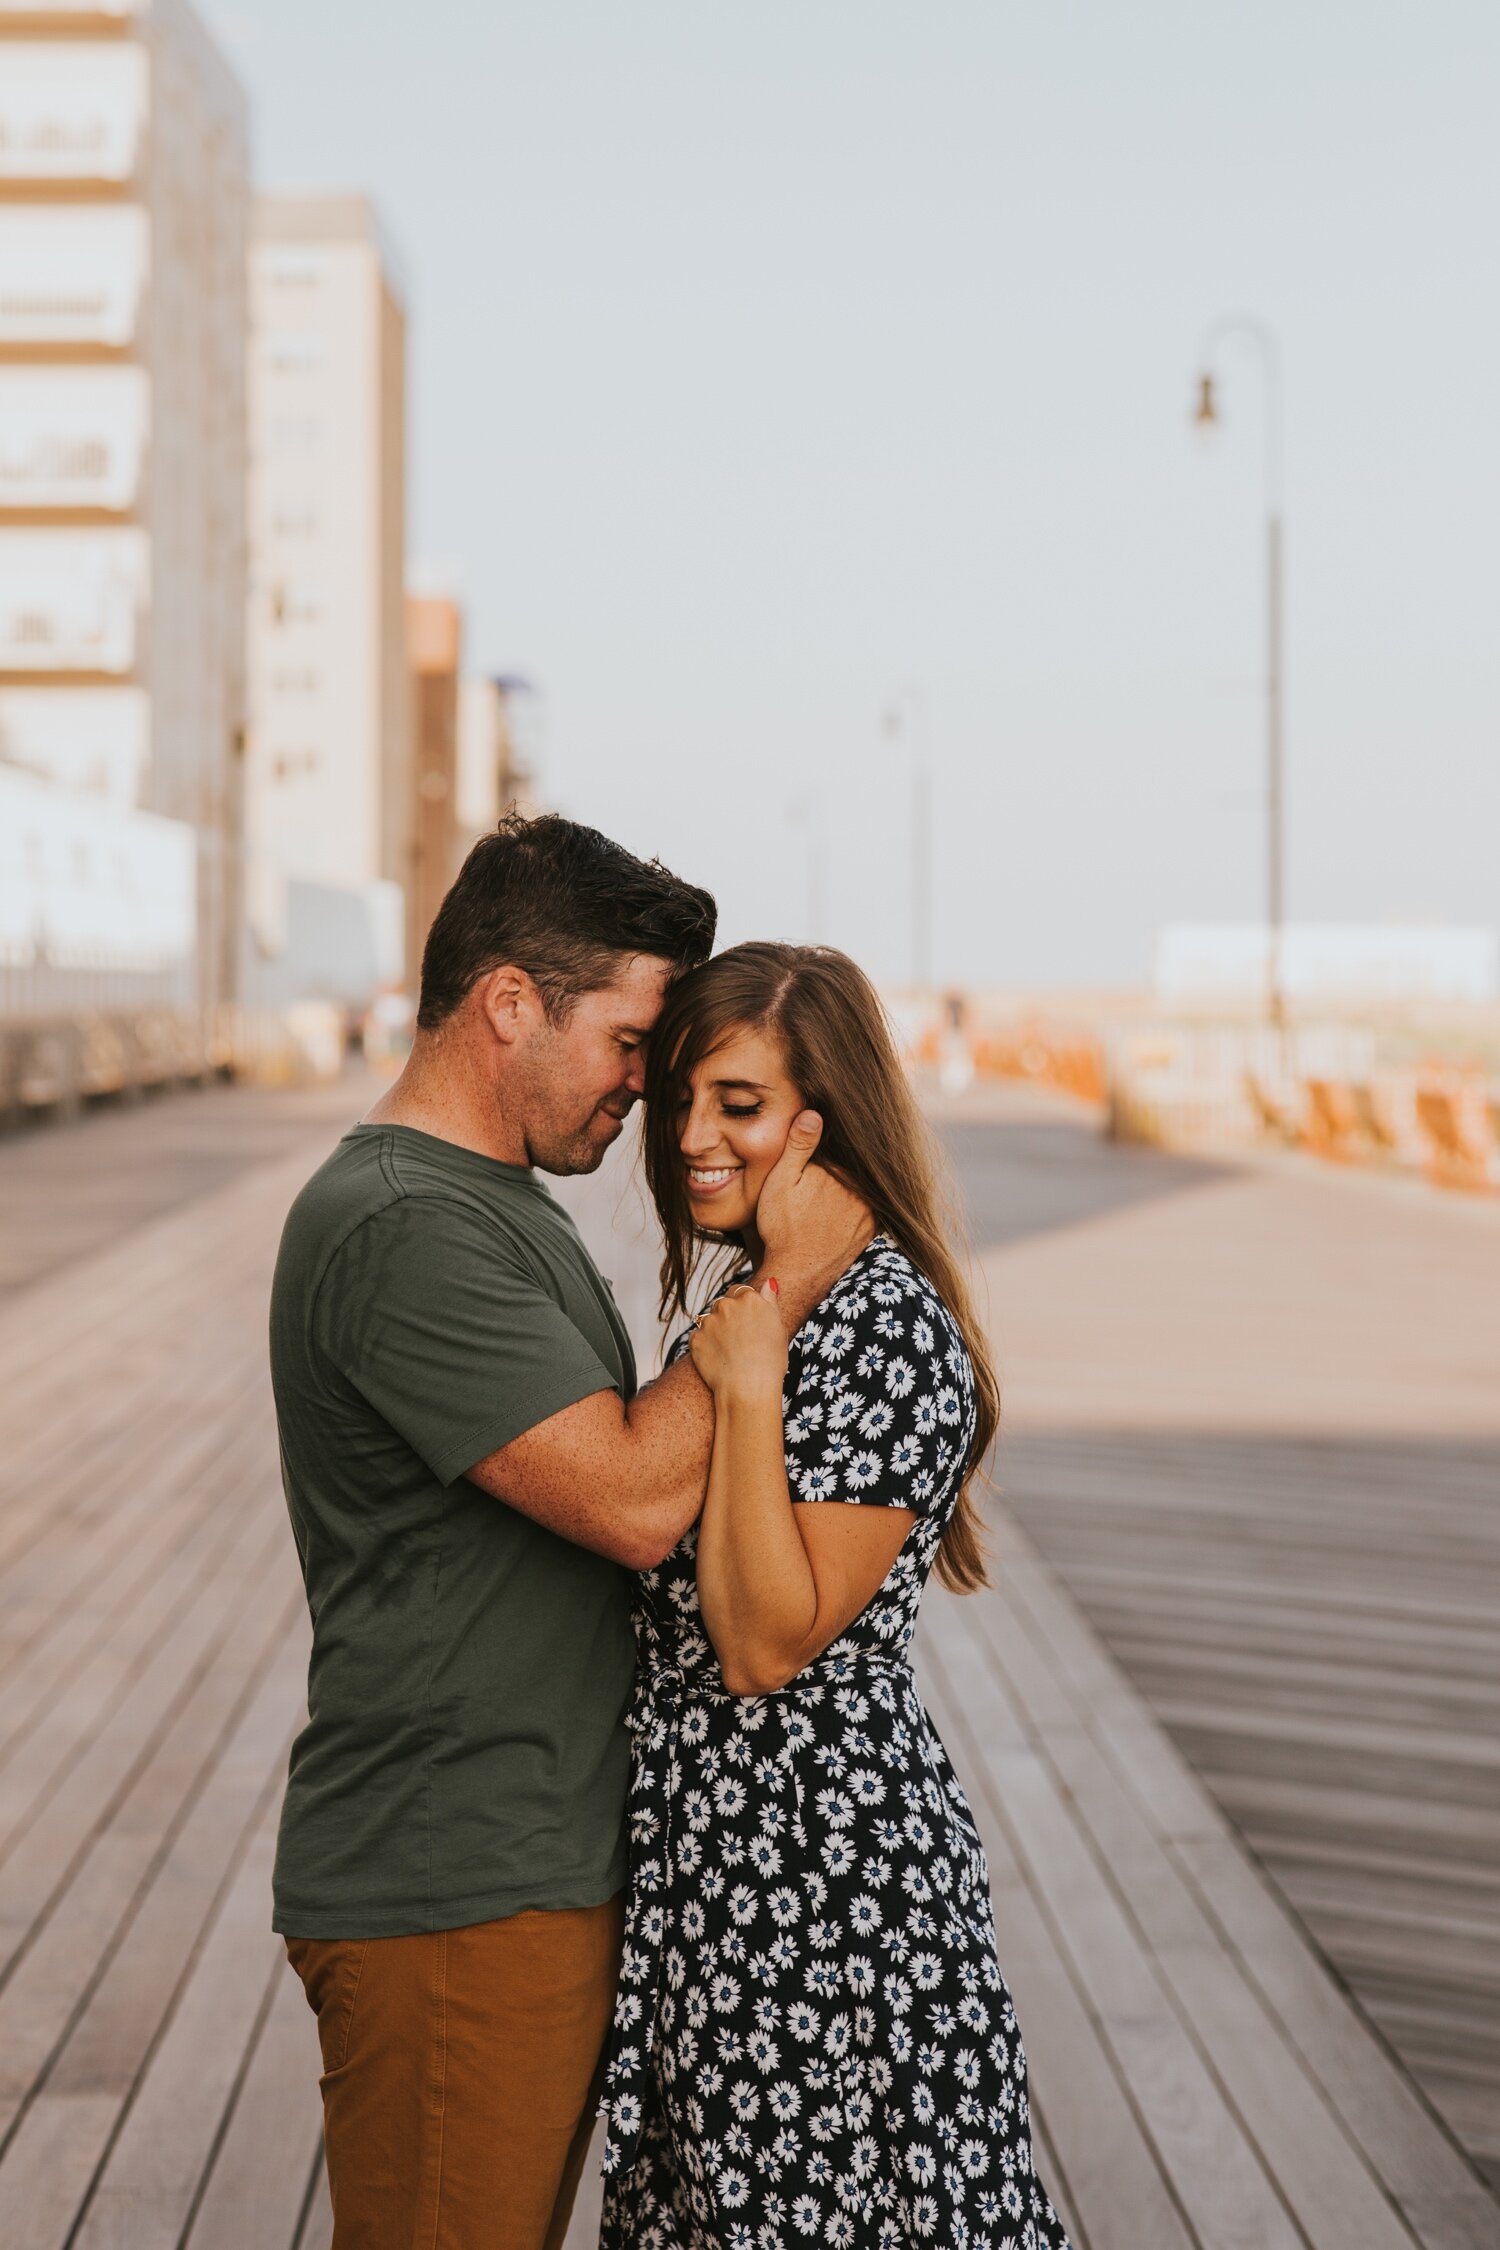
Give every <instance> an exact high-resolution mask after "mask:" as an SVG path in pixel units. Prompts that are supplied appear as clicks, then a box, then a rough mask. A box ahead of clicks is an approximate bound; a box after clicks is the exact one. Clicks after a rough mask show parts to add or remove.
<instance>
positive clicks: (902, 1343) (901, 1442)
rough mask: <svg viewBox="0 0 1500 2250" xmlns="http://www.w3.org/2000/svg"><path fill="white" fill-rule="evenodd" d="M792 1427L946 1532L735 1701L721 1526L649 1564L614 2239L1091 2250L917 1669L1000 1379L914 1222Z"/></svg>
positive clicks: (614, 2247) (635, 2246)
mask: <svg viewBox="0 0 1500 2250" xmlns="http://www.w3.org/2000/svg"><path fill="white" fill-rule="evenodd" d="M685 1341H686V1339H680V1340H679V1345H678V1349H679V1350H680V1349H681V1348H682V1347H683V1344H685ZM784 1415H785V1426H786V1454H787V1477H788V1482H789V1484H790V1486H791V1490H792V1495H793V1498H794V1499H797V1500H808V1501H811V1500H827V1501H847V1502H852V1503H853V1504H855V1505H858V1506H863V1507H900V1508H910V1509H911V1510H912V1511H913V1512H914V1514H915V1515H916V1518H917V1520H916V1522H915V1524H914V1525H913V1527H912V1529H911V1532H910V1533H909V1535H908V1537H907V1539H906V1542H905V1544H904V1546H903V1547H902V1549H901V1552H900V1554H899V1555H898V1556H897V1558H896V1561H895V1563H894V1565H893V1566H892V1569H891V1571H890V1574H889V1576H888V1577H887V1578H886V1580H885V1583H884V1584H883V1585H882V1586H881V1588H880V1590H879V1592H878V1593H877V1594H876V1596H875V1598H874V1600H873V1601H872V1602H871V1603H870V1604H869V1606H868V1608H867V1609H865V1611H864V1612H863V1613H862V1615H861V1616H859V1617H858V1618H856V1620H855V1621H854V1623H853V1624H852V1625H851V1626H850V1627H849V1629H848V1631H847V1632H846V1633H845V1634H844V1635H843V1636H842V1638H841V1639H839V1640H837V1641H835V1642H834V1643H833V1645H832V1646H831V1647H830V1648H828V1649H827V1650H825V1652H824V1654H823V1655H822V1656H821V1657H819V1658H817V1659H816V1660H815V1661H814V1662H813V1663H812V1664H810V1665H809V1666H808V1667H807V1668H806V1670H805V1671H803V1672H801V1673H799V1674H798V1676H797V1678H796V1679H795V1680H793V1681H791V1682H790V1684H789V1685H788V1686H786V1687H785V1688H783V1689H781V1691H780V1692H779V1693H778V1694H775V1695H766V1696H756V1697H739V1696H733V1695H730V1694H729V1693H728V1691H727V1690H726V1689H725V1687H724V1683H723V1679H722V1676H721V1674H720V1671H719V1666H718V1661H717V1659H716V1658H715V1656H714V1652H713V1649H712V1647H711V1646H710V1644H709V1641H708V1639H707V1637H706V1635H705V1634H704V1632H703V1629H702V1626H701V1624H700V1622H699V1615H698V1593H697V1574H696V1564H695V1560H694V1552H695V1543H696V1535H695V1534H694V1533H693V1532H689V1533H688V1535H687V1537H686V1538H685V1539H684V1540H683V1541H682V1543H681V1545H680V1546H678V1547H677V1548H676V1549H675V1550H674V1552H673V1553H672V1554H671V1555H669V1556H668V1557H667V1559H666V1561H665V1562H664V1563H662V1565H661V1566H660V1568H659V1569H657V1570H652V1571H647V1572H645V1573H644V1574H643V1576H642V1577H641V1580H640V1593H639V1600H638V1604H637V1611H636V1630H637V1635H638V1639H639V1644H640V1669H639V1676H638V1680H637V1686H636V1696H635V1704H634V1709H633V1712H632V1716H631V1730H632V1735H633V1740H634V1750H635V1765H634V1775H633V1780H632V1787H631V1799H630V1823H631V1861H632V1864H631V1894H630V1905H629V1914H628V1919H627V1925H626V1935H625V1954H624V1964H623V1969H622V1976H621V1985H620V1998H619V2005H618V2008H617V2012H616V2018H615V2029H614V2035H613V2040H612V2045H611V2050H610V2062H609V2075H608V2081H607V2087H606V2092H605V2097H604V2104H603V2108H604V2113H605V2115H606V2118H607V2121H608V2126H609V2138H608V2144H607V2148H606V2154H605V2172H606V2174H607V2182H606V2188H605V2202H604V2225H603V2232H602V2235H601V2245H602V2250H802V2246H806V2250H812V2246H813V2245H818V2246H819V2250H822V2246H825V2245H833V2250H906V2246H907V2245H913V2244H937V2245H940V2246H941V2250H1021V2246H1023V2245H1024V2246H1025V2250H1067V2243H1066V2238H1065V2236H1064V2233H1063V2229H1062V2225H1061V2222H1060V2221H1059V2220H1058V2218H1057V2216H1056V2214H1055V2213H1054V2211H1053V2209H1052V2206H1051V2204H1050V2203H1049V2202H1048V2200H1047V2197H1046V2194H1045V2193H1044V2191H1043V2189H1042V2187H1041V2185H1040V2183H1039V2182H1038V2180H1037V2177H1036V2174H1035V2172H1034V2171H1033V2169H1032V2161H1031V2137H1030V2133H1029V2130H1028V2123H1027V2119H1028V2109H1027V2096H1026V2063H1025V2057H1024V2055H1023V2053H1022V2050H1021V2040H1020V2035H1019V2033H1018V2031H1017V2028H1016V2018H1015V2011H1014V2009H1013V2008H1012V2006H1011V2002H1010V1995H1009V1994H1008V1993H1007V1991H1006V1989H1005V1985H1004V1982H1003V1981H1002V1979H1001V1975H1000V1968H999V1963H998V1961H997V1960H996V1957H995V1931H994V1923H993V1920H992V1917H991V1911H990V1897H989V1882H988V1875H987V1872H986V1869H985V1862H984V1854H983V1851H982V1850H981V1848H980V1843H979V1837H978V1835H977V1833H976V1831H975V1828H974V1823H973V1820H972V1818H971V1817H970V1814H969V1809H968V1806H967V1804H966V1803H965V1801H964V1796H963V1792H962V1790H961V1789H960V1788H959V1785H958V1782H957V1780H956V1778H955V1776H954V1773H953V1769H952V1767H951V1766H950V1765H949V1763H948V1759H947V1756H946V1754H945V1752H944V1750H943V1747H942V1745H941V1743H940V1742H939V1741H938V1739H937V1736H936V1735H935V1733H934V1732H933V1729H932V1725H931V1722H930V1721H929V1719H928V1717H927V1715H926V1713H925V1711H924V1710H923V1708H922V1705H921V1703H920V1701H919V1700H918V1697H917V1691H916V1684H915V1681H914V1680H913V1677H912V1673H911V1670H910V1668H909V1665H908V1662H907V1651H908V1647H909V1645H910V1642H911V1636H912V1630H913V1627H914V1626H915V1624H916V1617H917V1608H918V1604H919V1602H920V1600H921V1596H922V1589H923V1586H924V1585H925V1584H926V1581H927V1575H928V1572H929V1571H930V1570H931V1568H932V1564H933V1560H934V1557H935V1556H936V1553H937V1548H938V1541H939V1539H940V1538H941V1536H942V1531H943V1526H944V1525H945V1523H946V1522H947V1520H948V1517H949V1515H950V1514H951V1512H952V1509H953V1506H954V1503H955V1500H956V1497H957V1493H958V1489H959V1482H960V1476H961V1471H962V1466H963V1462H964V1458H965V1455H966V1452H967V1449H968V1444H969V1440H970V1436H971V1432H972V1429H973V1416H974V1394H973V1377H972V1371H971V1368H970V1364H969V1360H968V1356H967V1354H966V1352H965V1350H964V1347H963V1343H962V1340H961V1338H960V1335H959V1332H958V1330H957V1328H956V1327H955V1325H954V1322H953V1320H952V1318H951V1317H950V1315H949V1313H948V1312H947V1310H946V1308H945V1307H944V1306H943V1304H942V1303H941V1301H940V1300H939V1298H938V1297H937V1296H936V1294H935V1293H934V1291H933V1289H932V1288H931V1286H930V1285H929V1283H928V1282H927V1281H926V1280H925V1279H924V1278H923V1276H922V1275H921V1274H920V1273H919V1272H918V1271H917V1270H916V1268H915V1267H914V1266H913V1265H912V1264H911V1262H910V1261H909V1260H908V1259H907V1258H906V1257H905V1256H904V1255H903V1254H902V1252H901V1251H899V1250H898V1249H896V1248H895V1246H894V1245H893V1244H892V1243H891V1242H890V1241H889V1240H888V1239H887V1238H886V1237H884V1236H877V1237H876V1239H875V1240H874V1241H873V1242H872V1243H871V1244H870V1245H869V1246H868V1248H867V1249H865V1250H864V1251H863V1252H862V1253H861V1255H860V1256H859V1257H858V1258H857V1259H856V1260H855V1262H854V1264H853V1265H852V1266H850V1267H849V1269H848V1271H847V1272H846V1273H844V1274H843V1275H842V1276H841V1278H840V1279H839V1280H838V1282H836V1283H835V1285H834V1287H833V1289H832V1290H831V1291H830V1293H829V1295H828V1296H827V1297H826V1298H825V1300H824V1301H823V1303H822V1304H821V1305H820V1306H819V1307H818V1309H817V1310H816V1312H815V1313H814V1314H813V1315H812V1317H811V1318H810V1319H809V1320H808V1321H806V1322H805V1323H804V1325H803V1326H802V1327H801V1328H800V1329H799V1330H798V1332H797V1334H796V1336H795V1337H794V1338H793V1339H792V1345H791V1352H790V1364H789V1366H788V1369H787V1378H786V1390H785V1407H784Z"/></svg>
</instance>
